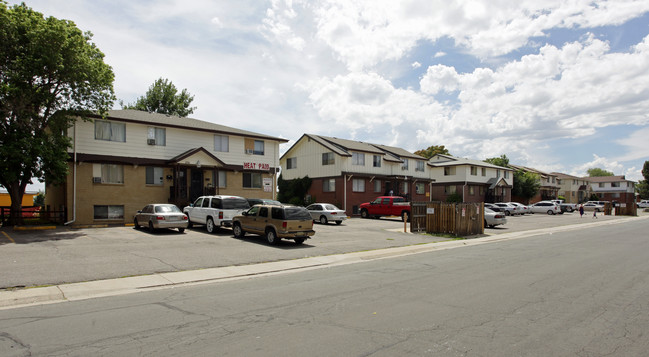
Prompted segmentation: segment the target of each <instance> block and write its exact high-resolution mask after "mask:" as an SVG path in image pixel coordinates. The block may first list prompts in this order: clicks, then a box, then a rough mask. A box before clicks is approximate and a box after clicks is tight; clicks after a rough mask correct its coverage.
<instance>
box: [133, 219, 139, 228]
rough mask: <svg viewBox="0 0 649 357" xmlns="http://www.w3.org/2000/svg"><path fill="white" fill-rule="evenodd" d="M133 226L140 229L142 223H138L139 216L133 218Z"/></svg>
mask: <svg viewBox="0 0 649 357" xmlns="http://www.w3.org/2000/svg"><path fill="white" fill-rule="evenodd" d="M133 227H134V228H135V229H140V225H139V224H137V218H133Z"/></svg>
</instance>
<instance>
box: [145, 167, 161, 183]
mask: <svg viewBox="0 0 649 357" xmlns="http://www.w3.org/2000/svg"><path fill="white" fill-rule="evenodd" d="M162 179H163V171H162V167H147V168H146V184H147V185H162V183H163V181H162Z"/></svg>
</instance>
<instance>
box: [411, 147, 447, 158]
mask: <svg viewBox="0 0 649 357" xmlns="http://www.w3.org/2000/svg"><path fill="white" fill-rule="evenodd" d="M437 154H442V155H451V153H450V152H449V151H448V149H447V148H446V147H445V146H444V145H431V146H429V147H428V148H426V149H422V150H417V151H415V155H419V156H423V157H425V158H427V159H430V158H431V157H433V156H435V155H437Z"/></svg>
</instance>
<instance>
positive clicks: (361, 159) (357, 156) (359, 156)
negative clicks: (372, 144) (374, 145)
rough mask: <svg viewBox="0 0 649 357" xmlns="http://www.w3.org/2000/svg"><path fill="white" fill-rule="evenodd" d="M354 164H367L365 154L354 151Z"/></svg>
mask: <svg viewBox="0 0 649 357" xmlns="http://www.w3.org/2000/svg"><path fill="white" fill-rule="evenodd" d="M352 165H357V166H365V154H363V153H361V152H352Z"/></svg>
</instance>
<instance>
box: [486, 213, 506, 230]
mask: <svg viewBox="0 0 649 357" xmlns="http://www.w3.org/2000/svg"><path fill="white" fill-rule="evenodd" d="M505 223H507V218H506V217H505V214H504V213H502V212H496V211H493V210H491V209H489V208H485V209H484V225H485V227H489V228H493V227H495V226H499V225H501V224H505Z"/></svg>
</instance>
